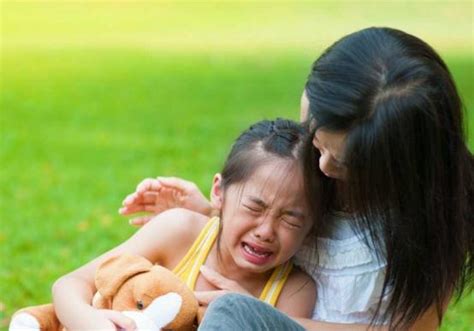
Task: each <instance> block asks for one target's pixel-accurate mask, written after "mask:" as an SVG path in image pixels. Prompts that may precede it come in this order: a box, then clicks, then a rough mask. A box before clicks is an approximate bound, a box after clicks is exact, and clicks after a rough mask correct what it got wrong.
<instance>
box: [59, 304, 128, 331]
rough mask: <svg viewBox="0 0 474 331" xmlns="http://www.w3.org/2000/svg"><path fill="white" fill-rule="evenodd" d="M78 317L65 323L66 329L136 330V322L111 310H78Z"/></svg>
mask: <svg viewBox="0 0 474 331" xmlns="http://www.w3.org/2000/svg"><path fill="white" fill-rule="evenodd" d="M76 314H77V315H76V316H74V319H73V320H69V323H66V321H64V322H65V328H67V329H69V330H73V329H74V330H92V329H97V330H110V331H116V330H126V331H133V330H136V326H135V322H134V321H133V320H132V319H131V318H129V317H127V316H125V315H124V314H122V313H121V312H118V311H114V310H109V309H96V308H93V307H90V306H89V307H87V309H82V310H81V309H78V310H77V311H76Z"/></svg>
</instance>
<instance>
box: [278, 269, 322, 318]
mask: <svg viewBox="0 0 474 331" xmlns="http://www.w3.org/2000/svg"><path fill="white" fill-rule="evenodd" d="M315 303H316V284H315V282H314V280H313V279H312V278H311V276H309V275H308V274H307V273H306V272H304V271H303V270H301V269H300V268H298V267H296V266H295V267H293V270H292V271H291V273H290V275H289V276H288V280H287V281H286V283H285V285H284V287H283V289H282V291H281V294H280V297H279V299H278V302H277V304H276V307H277V308H278V309H279V310H281V311H283V312H285V313H286V314H288V315H289V316H293V317H303V318H311V316H312V313H313V309H314V305H315Z"/></svg>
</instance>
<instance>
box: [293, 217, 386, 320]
mask: <svg viewBox="0 0 474 331" xmlns="http://www.w3.org/2000/svg"><path fill="white" fill-rule="evenodd" d="M350 222H351V220H350V219H349V217H347V216H344V217H343V216H335V217H334V218H333V221H332V222H331V224H334V225H333V226H334V227H333V229H331V231H330V232H331V233H330V234H329V235H328V238H318V239H317V242H314V241H313V242H312V243H310V244H308V245H305V246H303V248H302V249H301V250H300V251H299V253H298V254H297V255H296V257H295V264H296V265H298V266H300V267H301V268H302V269H303V270H304V271H306V272H307V273H308V274H309V275H311V276H312V277H313V279H314V281H315V282H316V286H317V291H318V293H317V300H316V305H315V308H314V312H313V317H312V319H313V320H317V321H324V322H334V323H362V324H368V323H370V321H371V319H372V317H373V313H374V311H375V309H376V308H377V304H378V300H379V298H380V295H381V292H382V287H383V281H384V277H385V267H386V264H387V263H386V261H384V259H383V258H382V259H379V258H377V256H376V254H375V253H374V252H373V251H372V250H371V249H369V248H368V247H367V245H366V244H365V242H364V240H363V238H362V237H363V236H360V235H357V234H356V233H355V232H354V230H353V229H352V228H351V225H350ZM316 254H318V255H317V256H319V261H318V264H316V261H315V258H314V257H315V256H316ZM380 255H382V254H380ZM387 300H388V295H386V296H385V297H384V299H383V301H382V307H381V312H383V311H385V307H386V304H387Z"/></svg>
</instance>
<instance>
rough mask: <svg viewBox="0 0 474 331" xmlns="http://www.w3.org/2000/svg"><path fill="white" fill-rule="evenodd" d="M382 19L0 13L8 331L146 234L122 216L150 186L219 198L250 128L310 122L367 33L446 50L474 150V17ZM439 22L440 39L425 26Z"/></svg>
mask: <svg viewBox="0 0 474 331" xmlns="http://www.w3.org/2000/svg"><path fill="white" fill-rule="evenodd" d="M385 5H386V6H389V7H387V8H388V9H391V13H393V14H394V15H393V16H390V17H388V16H386V17H384V16H377V15H379V14H380V12H381V9H380V8H378V7H376V6H375V5H374V4H373V3H369V4H368V5H367V6H366V8H365V10H364V7H363V6H356V5H353V4H351V5H348V6H347V7H341V6H339V7H338V6H335V5H330V4H328V3H324V4H321V5H318V6H312V5H310V4H296V5H286V7H285V5H284V4H278V5H274V4H273V5H272V6H269V4H268V3H263V4H262V3H261V4H257V5H254V4H252V5H242V4H234V3H231V4H216V3H214V4H205V5H203V6H201V5H193V6H191V7H189V6H186V5H184V4H172V3H167V4H161V5H160V6H158V7H157V6H155V5H152V4H150V3H146V2H143V3H142V2H141V3H139V4H133V3H130V2H128V3H126V4H123V3H121V4H118V3H89V4H87V6H86V5H85V4H84V3H77V2H76V3H70V4H62V3H46V4H45V3H39V2H36V3H7V4H6V3H2V9H3V11H2V54H1V56H2V58H1V68H0V69H1V79H2V81H1V89H0V96H1V99H0V125H1V127H0V128H1V132H0V164H1V170H0V207H1V208H0V222H1V227H0V247H1V251H0V256H1V260H0V294H1V295H0V319H2V318H3V319H4V320H3V323H6V320H7V318H8V317H9V316H10V314H11V313H12V312H13V311H15V310H16V309H18V308H19V307H22V306H26V305H30V304H36V303H41V302H47V301H50V300H51V299H50V293H49V291H50V285H51V284H52V282H53V281H54V280H55V279H56V278H57V277H59V276H60V275H61V274H64V273H65V272H67V271H69V270H71V269H73V268H75V267H77V266H79V265H81V264H82V263H84V262H86V261H88V260H89V259H91V258H92V257H94V256H96V255H98V254H99V253H100V252H102V251H104V250H106V249H108V248H110V247H112V246H113V245H116V244H117V243H119V242H121V241H122V240H124V239H125V238H126V237H127V236H128V235H130V234H131V233H132V232H133V231H134V230H133V229H132V228H130V227H129V226H128V225H127V224H126V220H125V219H123V218H121V217H119V216H117V214H116V210H117V208H118V207H119V204H120V202H121V199H122V198H123V197H124V196H125V194H127V193H129V192H130V191H131V190H133V188H134V185H135V184H136V183H137V182H138V181H139V180H140V179H142V178H143V177H145V176H156V175H181V176H183V177H186V178H190V179H192V180H194V181H196V182H197V183H198V184H199V185H200V186H201V187H202V188H203V190H204V191H207V190H208V189H209V187H210V182H211V179H212V175H213V174H214V172H216V171H218V170H220V167H221V165H222V161H223V158H224V156H225V154H226V152H227V150H228V148H229V146H230V143H231V141H232V139H233V138H235V136H236V135H237V134H238V133H239V132H240V131H241V130H242V129H243V128H245V127H246V126H247V125H248V124H249V123H252V122H254V121H256V120H259V119H262V118H273V117H277V116H280V117H290V118H293V119H297V118H298V100H299V96H300V93H301V89H302V86H303V84H304V80H305V78H306V75H307V73H308V69H309V66H310V64H311V62H312V61H313V60H314V58H315V57H316V55H317V54H319V52H320V51H321V49H322V48H323V47H325V46H327V45H328V44H330V42H332V41H334V40H335V39H337V38H339V37H340V36H342V35H343V34H345V33H347V32H350V31H353V30H354V29H355V28H359V27H362V26H367V25H392V26H398V27H400V28H403V29H407V30H410V32H413V33H415V34H418V35H419V36H421V37H423V38H425V39H427V40H428V41H430V42H431V43H432V44H434V45H435V47H437V48H438V49H439V50H440V52H441V53H442V55H443V56H444V57H445V59H446V62H447V63H448V65H449V67H450V68H451V70H452V72H453V75H454V77H455V80H456V82H457V84H458V87H459V89H460V91H461V94H462V96H463V99H464V101H465V104H466V106H467V113H468V114H469V115H470V116H469V126H470V127H471V133H470V140H469V141H470V146H471V150H472V149H473V148H474V134H473V131H474V116H473V113H474V86H473V81H474V80H473V76H472V75H473V71H474V64H473V60H472V53H470V52H472V50H469V45H472V41H471V40H470V39H469V34H470V33H471V32H470V31H472V29H471V30H468V27H469V24H471V26H472V22H471V21H470V20H472V16H469V13H468V11H467V10H468V9H469V7H466V5H462V6H461V5H459V6H452V9H450V10H448V11H446V10H445V9H446V7H443V6H441V5H439V4H438V3H434V4H433V5H430V6H425V5H411V4H406V6H405V7H403V6H395V5H391V4H385ZM252 6H254V7H252ZM390 6H391V7H390ZM410 6H411V7H410ZM463 6H464V7H463ZM406 8H408V9H411V10H407V11H406V10H405V9H406ZM443 8H444V9H443ZM423 9H424V11H423ZM405 12H407V13H408V14H407V15H402V13H405ZM288 13H291V14H292V15H287V14H288ZM433 13H436V14H437V15H438V16H437V17H439V20H440V21H439V22H443V24H441V23H439V22H438V21H429V22H428V21H427V20H426V19H425V20H424V19H423V17H425V16H424V15H429V14H433ZM386 15H388V14H386ZM417 15H418V16H417ZM415 16H416V17H418V20H415V19H414V17H415ZM348 17H350V18H351V20H350V22H347V24H343V22H344V20H347V19H348ZM364 22H365V23H364ZM381 22H382V23H383V22H388V23H387V24H382V23H381ZM469 22H470V23H469ZM389 23H390V24H389ZM448 23H451V25H450V29H451V30H449V29H445V26H446V24H448ZM454 23H456V24H454ZM397 24H398V25H397ZM448 30H449V31H448ZM450 35H452V38H449V36H450ZM470 43H471V44H470ZM467 122H468V121H466V123H467ZM473 310H474V295H473V294H469V295H468V296H467V297H466V298H463V299H462V300H461V302H460V303H459V304H458V305H456V306H454V307H451V308H450V310H449V311H448V314H447V316H446V318H445V324H444V327H443V330H469V329H470V327H471V326H472V325H473V324H474V320H473V317H472V316H473V315H474V314H472V312H473Z"/></svg>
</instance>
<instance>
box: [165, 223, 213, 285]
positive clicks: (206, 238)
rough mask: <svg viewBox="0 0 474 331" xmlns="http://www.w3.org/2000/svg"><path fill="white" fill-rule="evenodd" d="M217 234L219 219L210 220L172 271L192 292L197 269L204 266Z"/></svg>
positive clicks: (197, 272)
mask: <svg viewBox="0 0 474 331" xmlns="http://www.w3.org/2000/svg"><path fill="white" fill-rule="evenodd" d="M218 233H219V217H213V218H211V219H210V220H209V221H208V222H207V224H206V225H205V226H204V228H203V229H202V230H201V232H200V233H199V235H198V237H197V238H196V240H195V241H194V243H193V245H192V246H191V248H190V249H189V251H188V252H187V253H186V255H185V256H184V258H182V259H181V261H180V262H179V263H178V265H177V266H176V267H175V268H174V269H173V272H174V273H175V274H176V275H177V276H178V277H179V278H180V279H181V280H182V281H183V282H184V283H186V285H187V286H188V287H189V288H190V289H191V290H194V287H195V285H196V280H197V278H198V276H199V272H200V271H199V269H200V268H201V266H202V265H203V264H204V262H205V261H206V259H207V256H208V255H209V252H210V251H211V248H212V246H213V245H214V242H215V240H216V238H217V234H218Z"/></svg>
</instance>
